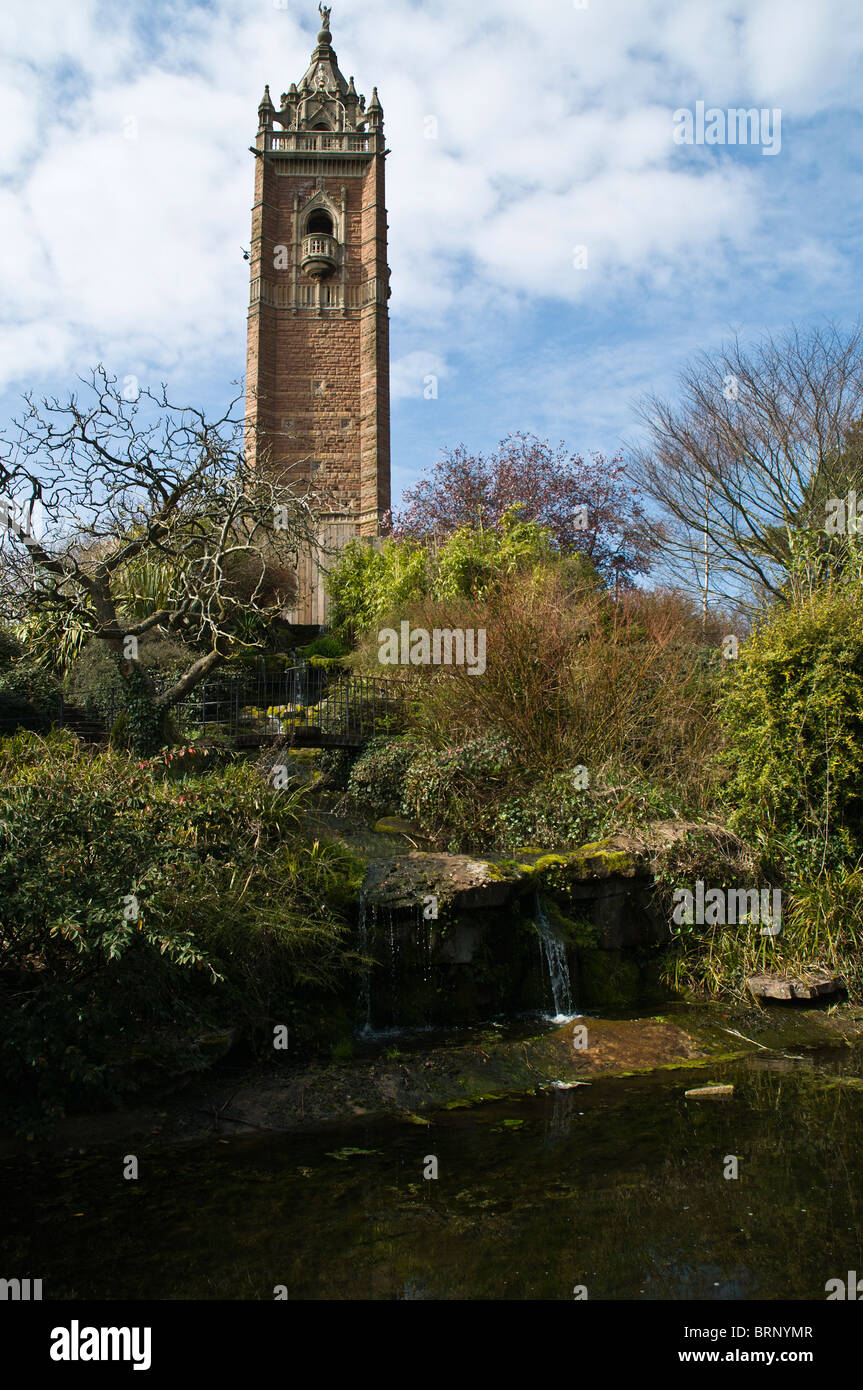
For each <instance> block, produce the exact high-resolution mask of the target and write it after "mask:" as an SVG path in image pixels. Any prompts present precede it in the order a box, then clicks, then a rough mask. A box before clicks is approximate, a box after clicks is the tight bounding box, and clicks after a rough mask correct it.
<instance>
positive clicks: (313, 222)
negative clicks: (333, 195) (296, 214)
mask: <svg viewBox="0 0 863 1390" xmlns="http://www.w3.org/2000/svg"><path fill="white" fill-rule="evenodd" d="M306 232H326V234H327V236H332V234H333V219H332V218H331V217H330V214H329V213H328V212H324V211H323V209H318V211H316V212H313V213H312V215H311V217H310V218H309V220H308V222H307V223H306Z"/></svg>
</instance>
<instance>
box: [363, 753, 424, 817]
mask: <svg viewBox="0 0 863 1390" xmlns="http://www.w3.org/2000/svg"><path fill="white" fill-rule="evenodd" d="M416 753H417V747H416V744H415V743H413V742H412V741H411V740H410V739H406V738H373V739H370V740H369V742H368V743H367V744H366V745H365V747H364V748H363V750H362V752H361V753H360V755H359V757H358V758H357V759H356V761H355V762H354V763H353V766H352V767H351V770H350V774H349V776H348V783H347V797H346V800H347V803H348V805H349V806H350V807H352V808H353V809H354V810H355V811H358V812H359V813H360V814H361V815H364V816H368V817H369V818H370V819H372V820H377V819H378V817H379V816H386V815H394V814H396V813H397V812H398V811H399V810H400V808H401V804H402V797H403V793H404V782H405V775H406V773H407V771H408V768H409V767H410V765H411V761H412V759H413V758H414V757H415V756H416Z"/></svg>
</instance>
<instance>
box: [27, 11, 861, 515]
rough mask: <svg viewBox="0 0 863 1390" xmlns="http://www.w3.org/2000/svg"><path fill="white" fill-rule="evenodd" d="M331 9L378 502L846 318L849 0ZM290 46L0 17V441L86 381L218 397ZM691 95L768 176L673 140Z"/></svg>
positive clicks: (259, 36)
mask: <svg viewBox="0 0 863 1390" xmlns="http://www.w3.org/2000/svg"><path fill="white" fill-rule="evenodd" d="M332 8H333V13H332V32H333V44H334V47H335V49H336V52H337V54H338V59H339V64H340V67H341V68H342V71H343V72H344V73H345V74H346V75H350V74H354V75H355V78H356V84H357V88H358V90H359V91H362V92H364V93H365V94H366V96H367V97H368V96H370V95H371V89H372V87H373V86H374V85H377V87H378V92H379V95H380V99H381V102H382V104H383V107H384V116H385V129H386V133H387V143H388V145H389V147H390V148H391V150H392V153H391V155H390V156H389V158H388V161H387V177H388V189H387V203H388V209H389V221H390V264H391V266H392V271H393V275H392V290H393V296H392V299H391V301H390V311H391V330H392V340H391V358H392V385H393V414H392V443H393V495H394V500H397V499H398V496H399V494H400V492H401V490H402V488H403V487H406V486H409V485H410V484H411V482H412V481H414V480H415V479H416V477H417V476H418V475H419V473H420V471H421V470H422V469H423V468H424V467H426V466H428V465H430V464H431V463H433V462H434V460H435V459H436V457H437V456H438V454H439V451H440V449H441V447H443V446H447V445H455V444H456V443H459V442H464V443H466V444H467V445H469V446H472V447H475V448H491V447H493V446H494V444H495V443H496V442H497V441H498V440H499V439H500V438H501V437H502V436H503V435H504V434H506V433H507V432H509V431H510V430H515V429H523V430H528V431H535V432H536V433H539V434H541V435H544V436H545V435H548V436H550V437H551V438H552V439H553V440H554V441H557V440H559V439H565V440H566V441H567V442H568V443H569V444H570V445H571V447H572V448H573V449H578V450H584V451H587V450H590V449H599V450H604V451H606V452H612V451H614V450H615V449H616V448H618V447H620V446H621V444H622V443H623V442H624V441H626V440H628V439H631V438H633V437H634V435H635V431H636V423H635V418H634V415H633V409H632V407H633V402H634V401H635V400H636V399H637V398H638V397H639V396H640V395H641V394H642V393H644V392H646V391H658V392H659V393H661V394H666V395H668V394H670V395H673V394H674V390H675V379H676V374H677V371H678V370H679V368H680V367H681V366H682V364H683V362H684V361H685V360H686V358H687V356H688V355H689V354H690V353H692V352H693V351H695V350H697V349H699V348H704V347H708V348H709V347H712V346H716V345H718V343H719V342H720V341H721V340H722V338H723V337H724V336H726V335H727V334H728V333H729V332H730V331H732V330H738V331H739V332H740V333H741V334H742V335H743V337H744V338H750V337H756V336H757V335H759V334H760V333H762V332H764V331H771V330H781V329H782V328H783V327H784V326H786V325H787V324H788V323H789V322H791V321H796V322H798V323H806V322H815V321H822V320H824V319H827V318H832V319H836V320H838V321H839V322H842V323H850V322H851V321H853V320H855V319H856V318H857V317H858V315H859V313H860V309H861V301H863V297H861V294H860V293H859V292H858V286H860V285H861V284H863V217H861V213H863V153H861V151H863V117H861V110H860V105H859V96H858V93H859V91H860V90H861V67H863V63H861V59H863V6H861V5H860V3H859V0H819V3H818V4H813V3H812V0H805V3H803V2H802V0H746V3H730V0H639V2H638V3H636V0H588V4H587V7H586V8H581V7H579V6H578V5H576V4H575V3H569V4H567V3H564V0H558V3H556V4H550V5H547V6H541V7H539V6H537V7H533V6H531V7H527V6H525V5H524V4H523V3H521V0H519V3H516V0H497V2H496V3H495V4H492V3H491V0H475V3H474V4H472V5H470V6H465V4H464V3H463V0H436V3H434V4H409V3H405V0H363V3H359V0H341V3H340V0H334V4H333V7H332ZM318 27H319V19H318V15H317V9H316V5H314V4H313V3H307V0H303V3H302V4H299V3H295V0H287V3H283V0H209V2H208V3H192V0H141V3H138V0H125V2H124V3H122V4H120V3H117V2H116V0H112V3H111V4H109V5H105V4H99V3H97V2H96V0H4V4H3V8H2V14H0V55H2V56H0V132H2V134H0V303H2V312H3V317H4V325H3V333H2V336H0V415H2V417H3V419H4V420H5V419H8V417H9V415H10V414H11V413H12V412H13V411H14V409H15V408H16V398H18V397H20V393H21V392H22V391H23V390H25V389H27V388H32V389H34V390H35V391H36V392H37V393H41V392H48V393H50V392H58V393H63V392H64V391H66V390H67V389H68V388H69V386H70V385H71V384H73V382H74V378H75V376H76V375H77V374H79V373H84V372H86V370H87V369H88V367H89V366H90V365H93V364H95V363H96V362H97V361H99V360H102V361H104V363H105V365H106V366H108V367H109V368H110V369H111V370H112V371H113V372H115V373H116V375H117V376H119V377H121V378H123V377H125V376H126V375H129V374H134V375H135V376H137V377H138V378H139V379H140V381H141V382H142V383H145V384H153V385H156V384H158V383H159V382H160V381H166V382H167V383H168V385H169V388H170V392H171V394H172V396H173V397H174V398H175V399H177V400H189V401H190V402H194V403H200V404H203V405H205V406H208V407H210V408H215V407H217V406H220V405H221V404H223V403H224V401H225V400H226V399H227V398H228V397H229V395H230V394H231V383H232V382H233V381H236V380H238V379H239V378H240V377H241V375H242V371H243V367H244V355H245V313H246V304H247V297H248V267H247V265H246V262H245V261H244V260H243V258H242V248H243V247H245V246H247V245H248V239H249V217H250V211H249V210H250V204H251V190H252V172H253V171H252V156H251V155H250V154H249V153H248V146H249V144H250V143H251V142H252V140H253V138H254V134H255V129H256V125H257V116H256V111H257V104H258V100H259V98H260V95H261V92H262V90H263V86H264V83H265V82H269V84H270V88H271V90H272V91H273V93H274V94H276V95H278V93H280V92H281V91H283V90H285V89H286V88H287V87H288V85H289V84H290V82H291V81H296V80H297V79H298V78H299V77H300V76H301V74H302V73H303V71H304V70H305V68H306V66H307V64H308V59H309V54H310V52H311V49H312V48H313V46H314V43H315V35H316V32H317V29H318ZM698 101H703V102H705V103H706V104H707V106H708V107H714V108H719V109H722V110H726V109H728V108H731V107H747V108H749V107H757V108H759V110H760V109H761V108H765V109H769V110H771V111H772V110H773V109H774V108H778V109H779V110H780V111H781V148H780V150H779V152H778V153H777V154H775V155H765V154H763V153H762V151H761V149H760V148H759V147H744V146H741V145H736V146H731V145H725V146H723V145H713V146H708V145H679V144H676V143H675V141H674V139H673V128H674V123H673V113H674V111H675V110H677V109H679V108H681V107H686V108H691V109H693V110H694V108H695V104H696V102H698ZM431 116H433V117H434V118H435V119H436V122H437V135H436V138H427V136H428V132H429V121H428V119H427V118H428V117H431ZM579 246H583V247H586V252H587V268H586V269H584V268H577V267H576V266H575V264H574V260H575V256H574V250H575V248H576V247H579ZM428 373H434V374H435V375H436V376H437V377H438V378H439V388H438V397H437V399H432V400H426V399H425V398H424V395H423V381H424V378H425V376H426V375H427V374H428Z"/></svg>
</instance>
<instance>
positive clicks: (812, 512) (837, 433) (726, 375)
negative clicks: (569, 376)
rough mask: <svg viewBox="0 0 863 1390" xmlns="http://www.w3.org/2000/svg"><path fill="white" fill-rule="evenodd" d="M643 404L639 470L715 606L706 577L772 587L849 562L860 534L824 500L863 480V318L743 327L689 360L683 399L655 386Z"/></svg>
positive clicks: (742, 590) (668, 546)
mask: <svg viewBox="0 0 863 1390" xmlns="http://www.w3.org/2000/svg"><path fill="white" fill-rule="evenodd" d="M638 414H639V416H640V418H641V419H642V421H643V422H644V424H645V425H646V426H647V440H646V443H645V444H644V445H643V446H641V447H640V448H638V449H636V450H635V451H634V464H635V472H636V477H637V480H638V482H639V483H640V485H641V487H642V488H643V489H644V491H645V492H646V493H647V495H648V496H650V497H652V498H653V499H654V501H655V502H657V503H658V504H659V506H660V507H661V509H662V511H663V513H664V521H665V530H664V533H663V532H661V533H660V536H661V537H663V536H664V548H665V553H666V558H667V560H668V562H669V568H670V569H671V572H672V573H673V574H675V576H676V577H677V578H679V579H682V580H683V582H684V583H687V584H689V585H693V586H696V585H697V587H699V588H700V589H701V590H702V594H703V599H704V603H705V605H706V602H707V592H708V588H709V589H710V592H712V593H713V594H715V595H716V597H717V598H719V599H722V600H728V599H732V600H740V598H741V596H742V595H744V594H748V595H750V597H751V598H752V599H756V598H757V599H759V600H761V601H763V600H764V599H765V598H766V599H768V600H770V599H776V598H782V597H787V596H788V595H789V594H790V593H792V592H794V591H796V590H797V589H798V588H799V587H800V586H804V587H808V588H809V589H811V588H813V587H814V586H816V585H817V584H818V583H820V582H821V581H822V579H823V578H824V576H825V574H826V573H836V572H837V571H839V570H841V569H842V568H843V566H844V565H845V563H846V562H847V560H848V558H849V556H850V554H851V553H852V552H854V549H855V546H856V540H855V537H854V534H853V532H852V531H851V530H850V529H849V533H848V536H847V537H845V538H843V537H840V536H837V535H830V534H829V533H828V530H827V529H826V528H825V522H826V519H827V514H826V505H827V502H828V499H829V498H830V497H831V496H841V495H843V494H844V493H845V491H846V490H847V489H848V488H849V487H850V488H852V489H853V488H854V487H855V486H856V484H857V482H858V481H859V480H863V450H861V448H860V445H859V433H858V425H859V422H860V420H861V418H863V325H861V324H858V325H857V326H856V327H855V328H854V329H852V330H851V331H850V332H846V333H843V332H842V331H841V330H840V329H839V328H838V327H836V326H835V325H829V326H828V327H826V328H813V329H809V330H806V331H800V330H798V329H796V328H793V327H792V328H791V329H790V330H789V331H788V332H787V333H785V334H784V335H782V336H780V337H778V338H774V337H771V336H768V337H766V338H764V339H762V340H761V341H760V342H759V343H758V344H756V345H755V346H754V347H753V348H750V349H747V348H745V347H744V346H743V345H742V344H741V342H740V340H739V338H737V337H734V338H733V339H732V340H731V341H730V343H728V344H726V345H725V346H723V347H722V348H721V349H719V350H718V351H715V352H704V353H700V354H699V355H698V356H696V357H695V358H694V359H693V360H692V362H691V363H690V364H689V365H688V366H686V368H685V369H684V371H683V372H682V374H681V376H680V397H679V401H678V403H677V404H676V405H672V404H670V403H668V402H666V401H663V400H660V399H658V398H657V397H656V396H649V397H647V398H646V399H645V400H644V401H642V402H641V404H640V405H639V407H638ZM861 495H863V489H861Z"/></svg>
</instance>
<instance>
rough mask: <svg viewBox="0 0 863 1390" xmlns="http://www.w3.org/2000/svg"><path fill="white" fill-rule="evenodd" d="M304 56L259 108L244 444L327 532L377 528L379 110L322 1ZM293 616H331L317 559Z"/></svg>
mask: <svg viewBox="0 0 863 1390" xmlns="http://www.w3.org/2000/svg"><path fill="white" fill-rule="evenodd" d="M319 10H320V15H321V21H322V23H321V30H320V33H319V34H318V42H317V47H316V48H315V50H314V52H313V53H312V58H311V63H310V65H309V67H308V69H307V71H306V72H305V74H304V75H303V77H302V78H301V79H300V81H299V82H298V83H296V84H295V83H293V82H292V83H291V85H290V88H289V89H288V91H287V92H283V93H282V95H281V98H280V102H279V109H278V110H276V108H275V106H274V105H273V102H272V100H271V97H270V90H269V87H266V88H265V89H264V95H263V98H262V100H261V104H260V106H259V108H258V134H257V139H256V142H255V147H254V150H253V153H254V154H255V201H254V206H253V209H252V240H251V247H250V262H251V295H250V302H249V330H248V352H247V373H246V384H247V401H246V421H247V425H248V426H249V430H248V447H249V449H250V450H251V451H252V453H253V456H254V457H255V459H256V460H257V461H258V462H259V463H260V465H261V466H262V467H266V468H268V469H272V470H273V471H274V472H275V473H276V474H277V476H279V477H280V478H284V480H285V481H291V482H296V483H297V484H298V485H299V486H300V487H302V486H303V485H304V484H308V485H310V486H311V487H312V488H313V489H314V490H315V491H316V492H320V493H322V494H323V495H324V496H325V498H326V499H327V500H326V505H325V508H324V515H323V516H322V540H323V541H324V544H325V545H329V546H333V545H340V544H344V543H345V541H347V540H348V539H349V538H350V537H352V536H356V535H364V536H372V535H376V534H377V532H378V527H379V523H380V520H381V516H382V514H383V513H384V512H385V511H387V510H388V508H389V505H390V417H389V316H388V311H387V300H388V298H389V274H390V273H389V268H388V266H387V216H386V207H385V205H384V158H385V155H386V153H387V151H386V149H385V148H384V133H383V111H382V109H381V105H380V102H379V101H378V94H377V88H375V89H374V90H373V93H372V98H371V101H370V102H369V103H368V105H366V100H365V97H364V96H361V95H360V94H359V93H358V92H357V90H356V88H355V87H354V79H353V77H351V78H350V80H349V81H346V80H345V78H344V77H343V75H342V73H341V72H340V70H339V66H338V62H337V60H336V54H335V51H334V49H333V46H332V39H331V35H330V9H329V7H327V6H319ZM297 603H298V606H297V610H296V611H295V612H294V613H293V614H292V615H291V617H292V618H293V620H294V621H295V622H297V623H303V624H314V623H323V622H325V621H326V612H325V603H324V596H323V592H322V590H321V585H320V583H319V580H318V577H317V567H316V565H315V564H314V562H311V561H310V562H309V563H304V564H303V566H301V574H300V593H299V597H298V601H297Z"/></svg>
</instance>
